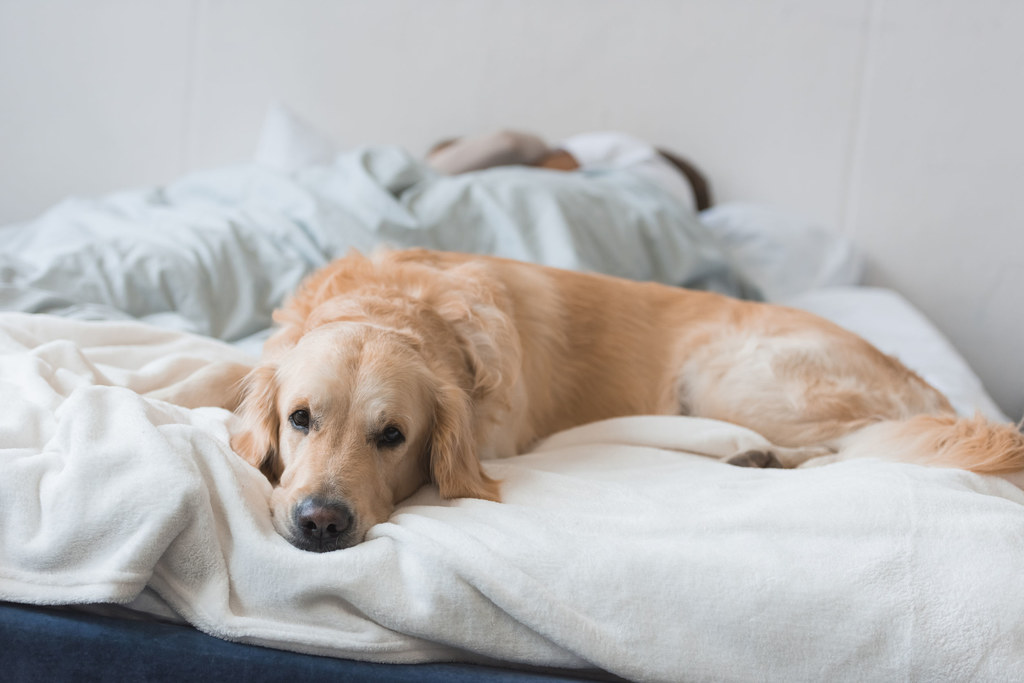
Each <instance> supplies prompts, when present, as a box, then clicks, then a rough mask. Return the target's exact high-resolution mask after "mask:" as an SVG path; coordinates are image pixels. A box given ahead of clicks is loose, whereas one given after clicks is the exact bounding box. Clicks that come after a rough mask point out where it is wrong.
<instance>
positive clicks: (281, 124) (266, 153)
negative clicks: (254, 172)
mask: <svg viewBox="0 0 1024 683" xmlns="http://www.w3.org/2000/svg"><path fill="white" fill-rule="evenodd" d="M342 151H344V150H343V149H342V148H341V147H340V146H339V145H338V144H337V143H335V141H334V140H333V139H332V138H331V136H330V135H328V134H327V133H325V132H323V131H321V130H319V129H317V128H316V127H315V126H313V125H312V124H310V123H309V122H307V121H305V120H303V119H302V118H300V117H299V116H298V115H296V114H295V113H294V112H293V111H291V110H290V109H288V107H286V106H284V105H283V104H275V105H273V106H271V107H270V109H269V110H268V111H267V115H266V118H264V120H263V128H262V130H261V131H260V140H259V144H258V146H257V148H256V155H255V158H254V161H255V162H256V163H257V164H260V165H263V166H268V167H270V168H273V169H276V170H278V171H283V172H284V173H292V172H294V171H297V170H299V169H301V168H305V167H306V166H312V165H316V164H326V163H329V162H330V161H331V160H333V159H334V157H336V156H337V155H338V153H339V152H342Z"/></svg>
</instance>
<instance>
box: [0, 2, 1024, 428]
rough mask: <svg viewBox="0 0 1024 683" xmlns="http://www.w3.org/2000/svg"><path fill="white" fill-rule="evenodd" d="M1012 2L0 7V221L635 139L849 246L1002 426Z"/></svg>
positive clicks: (1023, 259) (1016, 407) (1010, 223)
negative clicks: (504, 147)
mask: <svg viewBox="0 0 1024 683" xmlns="http://www.w3.org/2000/svg"><path fill="white" fill-rule="evenodd" d="M1020 35H1024V3H1013V2H1006V1H1005V0H970V1H968V0H846V1H843V2H839V1H838V0H837V1H832V2H829V1H825V0H664V1H655V0H648V1H645V2H621V1H620V0H505V1H501V0H432V1H430V2H424V1H421V0H375V1H373V2H370V1H363V2H351V1H349V2H345V1H340V0H303V1H302V2H293V1H288V0H147V1H146V2H138V1H137V0H37V1H36V2H27V1H18V0H0V222H9V221H12V220H20V219H25V218H28V217H31V216H32V215H34V214H36V213H37V212H39V211H41V210H42V209H44V208H45V207H46V206H48V205H49V204H51V203H53V202H54V201H56V200H58V199H59V198H61V197H63V196H65V195H67V194H69V193H76V194H94V193H99V192H104V191H109V190H113V189H118V188H121V187H125V186H131V185H139V184H151V183H158V182H164V181H167V180H170V179H172V178H174V177H176V176H177V175H180V174H181V173H183V172H186V171H188V170H191V169H195V168H199V167H205V166H211V165H217V164H223V163H226V162H231V161H236V160H242V159H245V158H247V157H248V156H250V155H251V153H252V151H253V149H254V147H255V142H256V136H257V133H258V130H259V126H260V123H261V122H262V117H263V114H264V112H265V110H266V108H267V107H268V106H269V104H270V103H272V102H273V101H283V102H285V103H287V104H288V105H289V106H291V107H292V108H293V109H295V110H296V111H298V112H299V113H300V114H302V115H303V116H304V117H306V118H308V119H310V120H311V121H312V122H313V123H315V124H317V125H318V126H320V127H322V128H325V129H327V130H330V131H332V132H333V133H334V134H335V135H336V136H337V137H338V138H339V139H341V140H342V141H347V142H351V143H361V142H396V143H400V144H404V145H406V146H408V147H410V148H411V149H413V150H414V151H422V150H423V149H424V148H425V147H426V146H427V145H429V144H430V143H431V142H433V141H435V140H436V139H438V138H440V137H444V136H447V135H451V134H459V133H465V132H473V131H479V130H483V129H488V128H492V127H497V126H508V125H513V126H518V127H523V128H527V129H532V130H534V131H536V132H539V133H541V134H544V135H546V136H549V137H551V138H557V137H559V136H562V135H566V134H569V133H572V132H577V131H580V130H587V129H600V128H617V129H623V130H627V131H630V132H633V133H635V134H637V135H640V136H642V137H646V138H647V139H650V140H652V141H656V142H658V143H660V144H664V145H666V146H668V147H670V148H673V149H676V150H678V151H680V152H683V153H684V154H686V155H688V156H690V157H691V158H692V159H694V160H695V161H697V162H699V164H700V165H701V166H702V167H703V168H704V169H705V170H706V171H707V172H708V174H709V175H710V176H711V177H712V179H713V180H714V182H715V186H716V190H717V194H718V196H719V197H720V198H722V199H752V200H760V201H769V202H773V203H776V204H779V205H782V206H786V207H789V208H791V209H796V210H798V211H800V212H802V213H804V214H806V215H807V216H809V217H810V218H813V219H815V220H817V221H820V222H822V223H824V224H826V225H828V226H831V227H834V228H835V229H836V230H843V231H846V232H848V233H850V234H852V235H853V236H854V237H855V238H856V240H857V241H858V242H859V243H860V244H861V245H862V246H863V247H864V248H865V250H866V251H867V253H868V255H869V258H870V264H871V268H870V278H871V280H872V281H873V282H877V283H881V284H885V285H889V286H893V287H895V288H896V289H898V290H900V291H902V292H903V293H904V294H905V295H907V296H908V297H909V298H910V299H911V300H912V301H913V302H914V303H915V304H917V305H918V306H919V307H921V308H922V309H923V310H924V311H925V312H926V313H927V314H928V315H929V316H930V317H932V318H933V319H934V320H935V321H936V322H937V323H938V324H939V326H940V327H941V328H942V329H943V331H944V332H946V333H947V335H949V336H950V337H951V338H952V339H953V340H954V342H955V343H956V344H957V345H958V346H959V347H960V348H961V349H962V350H963V351H964V352H965V353H966V355H967V356H968V360H969V361H970V362H971V363H972V364H973V365H974V367H975V368H976V369H977V370H978V371H979V373H980V374H981V375H982V377H983V379H985V381H986V384H987V386H988V388H989V389H990V391H991V392H992V393H993V394H994V395H995V397H996V399H997V400H998V401H999V402H1000V403H1001V404H1002V406H1003V408H1004V409H1005V410H1007V411H1009V412H1010V413H1011V414H1014V415H1018V416H1019V415H1020V414H1022V413H1024V361H1021V359H1020V352H1019V349H1018V347H1019V346H1020V342H1021V341H1022V340H1024V319H1022V316H1020V315H1019V314H1018V310H1019V308H1020V293H1021V292H1022V291H1024V267H1022V266H1024V255H1021V254H1024V234H1022V231H1021V230H1019V229H1018V226H1019V225H1020V222H1021V219H1022V218H1024V210H1022V206H1021V201H1020V200H1019V199H1017V197H1018V192H1017V189H1018V187H1020V186H1021V184H1022V182H1021V181H1024V135H1021V133H1020V123H1019V122H1020V121H1022V120H1024V116H1022V114H1024V91H1022V89H1021V88H1020V87H1019V83H1020V75H1019V69H1020V65H1021V64H1022V63H1024V41H1021V40H1019V38H1018V36H1020Z"/></svg>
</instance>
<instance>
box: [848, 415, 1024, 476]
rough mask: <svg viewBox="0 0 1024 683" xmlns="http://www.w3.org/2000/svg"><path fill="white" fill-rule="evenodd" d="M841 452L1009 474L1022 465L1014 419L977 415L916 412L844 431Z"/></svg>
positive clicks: (1021, 440) (1022, 445)
mask: <svg viewBox="0 0 1024 683" xmlns="http://www.w3.org/2000/svg"><path fill="white" fill-rule="evenodd" d="M840 456H841V457H842V458H843V459H844V460H845V459H846V458H857V457H881V458H885V459H887V460H890V459H891V460H898V461H900V462H910V463H915V464H918V465H933V466H936V467H957V468H960V469H965V470H970V471H971V472H977V473H979V474H1009V473H1011V472H1018V471H1021V470H1024V434H1022V433H1021V432H1020V430H1019V429H1018V428H1017V426H1016V425H1014V424H1011V423H1006V424H1002V423H997V422H992V421H990V420H988V419H986V418H985V417H983V416H981V415H975V416H974V417H972V418H969V417H958V416H956V415H918V416H916V417H912V418H909V419H906V420H898V421H896V420H893V421H886V422H878V423H876V424H873V425H870V426H868V427H865V428H864V429H862V430H860V431H858V432H856V433H854V434H852V435H850V437H848V440H847V441H846V442H845V443H844V444H843V446H842V448H841V449H840Z"/></svg>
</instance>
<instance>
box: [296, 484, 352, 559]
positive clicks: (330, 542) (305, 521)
mask: <svg viewBox="0 0 1024 683" xmlns="http://www.w3.org/2000/svg"><path fill="white" fill-rule="evenodd" d="M293 516H294V520H295V529H296V532H297V534H296V538H295V540H296V541H297V542H296V543H295V545H297V546H298V547H300V548H302V549H303V550H312V551H315V552H327V551H330V550H337V549H339V548H343V547H345V546H346V545H347V544H346V540H347V539H348V533H347V532H348V531H349V529H350V528H351V527H352V512H351V511H350V510H349V508H348V506H347V505H345V504H344V503H342V502H340V501H334V500H325V499H323V498H316V497H310V498H305V499H303V500H302V501H300V502H299V504H298V505H296V506H295V510H294V513H293Z"/></svg>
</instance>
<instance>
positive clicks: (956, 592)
mask: <svg viewBox="0 0 1024 683" xmlns="http://www.w3.org/2000/svg"><path fill="white" fill-rule="evenodd" d="M244 359H245V358H244V356H243V355H242V354H241V353H240V352H239V351H237V350H235V349H234V348H232V347H229V346H227V345H223V344H220V343H218V342H214V341H211V340H208V339H202V338H199V337H189V336H185V335H181V334H179V333H175V332H167V331H160V330H157V329H154V328H150V327H145V326H143V325H140V324H137V323H125V322H113V323H111V322H106V323H87V322H80V321H71V320H66V319H60V318H53V317H47V316H27V315H22V314H3V315H0V400H2V409H0V598H2V599H6V600H15V601H21V602H29V603H40V604H43V603H88V602H97V601H100V602H102V601H107V602H121V603H127V602H130V601H132V600H133V599H135V598H136V597H137V596H138V595H139V594H140V592H141V591H143V589H144V588H146V587H147V586H148V587H149V589H152V590H155V591H156V592H157V593H159V595H160V596H162V597H163V599H165V600H166V601H167V602H168V603H169V604H170V605H172V606H173V607H174V609H175V610H177V611H178V612H179V613H180V614H181V615H182V616H183V617H185V618H186V619H187V620H188V621H189V622H191V623H192V624H194V625H195V626H196V627H198V628H200V629H202V630H203V631H206V632H209V633H212V634H214V635H217V636H220V637H223V638H228V639H231V640H239V641H245V642H251V643H261V644H266V645H270V646H273V647H278V648H284V649H291V650H297V651H302V652H312V653H318V654H323V655H333V656H343V657H350V658H356V659H365V660H375V661H385V662H417V661H425V660H443V659H469V660H485V659H497V660H503V661H508V662H518V663H528V664H535V665H549V666H561V667H596V668H600V669H603V670H606V671H610V672H612V673H614V674H617V675H619V676H623V677H626V678H629V679H637V680H665V681H671V680H681V679H686V680H765V679H769V680H968V679H974V680H1012V679H1015V678H1017V677H1019V675H1020V672H1021V671H1024V580H1022V578H1021V577H1022V571H1024V493H1022V491H1021V490H1020V489H1018V488H1016V487H1015V486H1014V485H1012V484H1011V483H1008V482H1007V481H1004V480H1002V479H999V478H994V477H983V476H978V475H973V474H970V473H967V472H961V471H956V470H942V469H928V468H922V467H916V466H912V465H901V464H893V463H886V462H882V461H877V460H862V461H856V462H845V463H839V464H835V465H829V466H824V467H818V468H809V469H803V470H794V471H780V470H767V471H760V470H748V469H741V468H734V467H730V466H727V465H723V464H720V463H718V462H716V461H715V460H714V459H713V458H710V457H704V456H708V455H710V456H719V455H724V454H728V453H732V452H734V451H736V450H737V449H742V448H748V447H755V446H757V445H758V444H759V443H760V442H761V439H760V437H759V436H758V435H756V434H754V433H752V432H749V431H747V430H744V429H741V428H738V427H734V426H731V425H727V424H724V423H717V422H713V421H707V420H698V419H689V418H673V417H656V418H655V417H637V418H626V419H619V420H612V421H608V422H603V423H597V424H594V425H589V426H585V427H581V428H578V429H574V430H571V431H568V432H564V433H562V434H559V435H556V436H554V437H552V438H551V439H549V440H548V441H547V442H546V443H544V444H542V445H541V447H540V448H538V449H537V450H536V451H535V452H533V453H530V454H527V455H523V456H520V457H517V458H512V459H509V460H504V461H498V462H493V463H490V464H488V471H489V473H490V474H492V475H493V476H496V477H499V478H501V479H502V480H503V482H504V484H503V492H504V498H505V502H504V503H503V504H496V503H491V502H486V501H480V500H457V501H447V502H442V501H440V500H438V497H437V494H436V492H435V491H434V490H433V489H432V488H429V487H427V488H424V489H423V490H421V491H420V492H418V493H417V494H416V495H415V496H413V498H412V499H410V500H409V501H407V502H406V503H405V504H403V505H402V506H401V507H400V508H399V509H398V510H397V511H396V513H395V514H394V515H393V516H392V518H391V519H390V520H389V521H388V522H387V523H385V524H381V525H378V526H376V527H374V528H373V529H372V531H371V533H370V535H369V538H368V540H367V541H366V542H365V543H363V544H361V545H359V546H356V547H354V548H351V549H348V550H343V551H338V552H333V553H327V554H314V553H308V552H303V551H300V550H297V549H295V548H293V547H292V546H290V545H289V544H288V543H287V542H285V541H284V540H283V539H282V538H280V537H279V536H278V535H277V534H275V533H274V531H273V528H272V526H271V522H270V518H269V512H268V507H267V499H268V496H269V494H270V486H269V484H268V483H267V481H266V480H265V479H264V478H263V477H262V476H261V475H260V474H259V473H258V472H257V471H256V470H254V469H253V468H251V467H250V466H248V465H247V464H245V463H244V462H242V461H241V460H240V459H239V458H238V457H237V456H235V455H234V454H233V453H232V452H231V451H230V448H229V446H228V435H229V428H230V426H231V420H232V417H231V416H230V414H229V413H227V412H225V411H222V410H218V409H199V410H193V411H188V410H185V409H181V408H178V407H175V406H172V405H169V404H166V403H162V402H159V401H155V400H152V399H147V398H144V397H142V396H140V394H139V393H137V392H145V391H149V390H152V389H154V388H157V387H158V386H162V385H166V384H169V383H171V382H173V381H176V380H178V379H181V378H182V377H183V376H185V375H187V374H189V373H190V372H192V371H194V370H195V369H197V368H198V367H200V366H201V365H202V364H203V363H206V362H210V361H214V360H244ZM879 455H885V454H879Z"/></svg>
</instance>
